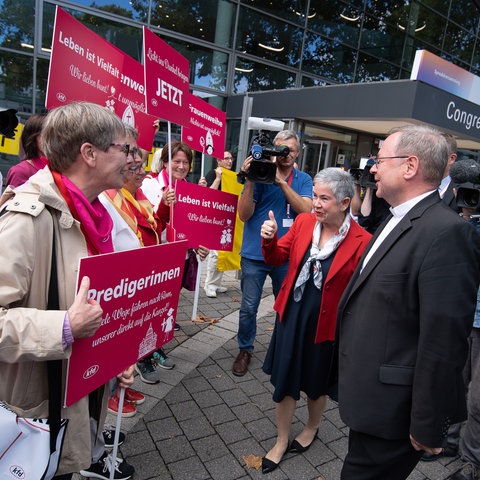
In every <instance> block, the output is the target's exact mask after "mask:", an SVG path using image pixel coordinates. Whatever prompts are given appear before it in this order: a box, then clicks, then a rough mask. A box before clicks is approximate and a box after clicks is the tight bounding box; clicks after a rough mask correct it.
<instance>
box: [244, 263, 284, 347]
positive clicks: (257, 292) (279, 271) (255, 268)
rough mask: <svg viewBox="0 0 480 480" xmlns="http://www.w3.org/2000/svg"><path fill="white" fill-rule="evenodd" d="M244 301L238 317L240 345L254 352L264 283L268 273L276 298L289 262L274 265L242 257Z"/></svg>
mask: <svg viewBox="0 0 480 480" xmlns="http://www.w3.org/2000/svg"><path fill="white" fill-rule="evenodd" d="M240 266H241V269H242V279H241V281H240V288H241V290H242V303H241V305H240V314H239V319H238V333H237V340H238V347H239V348H240V350H246V351H247V352H250V353H251V352H253V344H254V342H255V336H256V334H257V312H258V305H259V304H260V300H261V298H262V291H263V285H264V283H265V280H266V279H267V275H268V276H269V277H270V278H271V279H272V287H273V294H274V295H275V298H276V297H277V295H278V292H279V291H280V287H281V285H282V282H283V279H284V278H285V275H286V274H287V270H288V262H287V263H285V264H284V265H282V266H280V267H272V266H270V265H267V264H266V263H265V262H263V261H262V260H250V259H249V258H244V257H242V258H241V261H240Z"/></svg>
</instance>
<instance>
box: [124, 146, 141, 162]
mask: <svg viewBox="0 0 480 480" xmlns="http://www.w3.org/2000/svg"><path fill="white" fill-rule="evenodd" d="M128 155H131V156H132V158H133V159H134V160H135V158H136V157H141V156H142V149H141V148H138V147H133V148H130V151H129V153H128V154H127V156H128Z"/></svg>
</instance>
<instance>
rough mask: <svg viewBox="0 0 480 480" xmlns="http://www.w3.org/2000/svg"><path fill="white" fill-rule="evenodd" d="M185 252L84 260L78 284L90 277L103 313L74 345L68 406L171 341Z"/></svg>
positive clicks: (154, 250) (176, 246)
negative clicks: (89, 333) (95, 326)
mask: <svg viewBox="0 0 480 480" xmlns="http://www.w3.org/2000/svg"><path fill="white" fill-rule="evenodd" d="M186 250H187V242H176V243H169V244H164V245H157V246H154V247H144V248H139V249H136V250H128V251H124V252H117V253H111V254H107V255H97V256H93V257H87V258H83V259H81V261H80V268H79V274H78V282H80V280H81V279H82V278H83V277H84V276H88V277H90V282H91V283H90V290H89V292H88V295H89V297H90V298H94V299H95V300H97V301H98V302H99V303H100V305H101V306H102V309H103V315H102V325H101V326H100V328H99V329H98V330H97V332H96V333H95V335H94V336H93V337H90V338H80V339H76V340H75V342H74V343H73V345H72V355H71V357H70V359H69V362H68V376H67V391H66V399H65V403H66V405H67V406H68V405H71V404H72V403H75V402H76V401H77V400H79V399H80V398H82V397H84V396H85V395H88V394H89V393H90V392H93V391H94V390H95V389H96V388H98V387H100V386H101V385H103V384H104V383H106V382H108V381H109V380H110V379H111V378H114V377H115V376H116V375H117V374H119V373H120V372H122V371H123V370H124V369H125V368H127V367H129V366H130V365H133V364H134V363H136V362H137V361H138V360H139V359H141V358H143V357H145V356H146V355H147V354H149V353H150V352H152V351H153V350H155V349H157V348H159V347H160V346H162V345H163V344H165V343H167V342H169V341H170V340H171V339H172V337H173V334H174V329H173V328H174V325H175V317H176V313H177V307H178V299H179V296H180V289H181V287H182V285H181V284H182V276H183V269H184V266H185V257H186ZM112 359H115V361H112Z"/></svg>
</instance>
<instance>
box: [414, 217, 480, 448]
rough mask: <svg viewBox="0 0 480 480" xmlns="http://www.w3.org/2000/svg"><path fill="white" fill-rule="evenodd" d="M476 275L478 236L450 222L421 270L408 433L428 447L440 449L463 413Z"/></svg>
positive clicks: (479, 257)
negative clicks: (415, 353) (465, 374)
mask: <svg viewBox="0 0 480 480" xmlns="http://www.w3.org/2000/svg"><path fill="white" fill-rule="evenodd" d="M479 272H480V237H479V236H478V234H477V233H476V232H475V230H474V229H473V228H471V225H468V224H467V222H465V223H464V224H459V223H455V225H454V226H453V227H449V228H448V229H446V230H445V231H443V232H442V233H441V234H440V235H438V236H437V238H436V239H435V240H434V242H432V245H431V247H430V249H429V251H428V252H427V255H425V259H424V261H423V264H422V266H421V269H420V273H419V279H418V288H419V291H418V295H419V299H420V312H419V314H420V316H419V318H420V322H419V329H420V330H419V332H418V334H419V341H418V352H417V361H416V365H415V375H414V380H413V393H412V410H411V426H410V432H411V434H412V435H413V437H414V438H415V439H416V440H417V441H419V442H420V443H422V444H423V445H426V446H429V447H440V446H441V445H442V440H443V438H445V437H446V436H447V431H448V427H449V426H450V425H451V424H453V423H457V422H459V421H462V420H463V419H464V417H465V414H466V412H465V408H464V405H465V387H464V385H463V381H462V370H463V367H464V364H465V360H466V356H467V352H468V346H467V338H468V336H469V333H470V331H471V328H472V324H473V318H474V312H475V306H476V298H477V290H478V284H479ZM459 412H460V413H459ZM459 417H463V418H459Z"/></svg>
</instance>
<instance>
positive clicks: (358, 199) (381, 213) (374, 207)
mask: <svg viewBox="0 0 480 480" xmlns="http://www.w3.org/2000/svg"><path fill="white" fill-rule="evenodd" d="M373 161H374V157H371V158H369V159H368V161H367V163H366V165H365V168H364V169H363V171H360V172H357V173H356V175H357V177H358V178H355V176H354V178H355V196H354V199H353V200H352V214H353V215H356V216H357V220H358V223H359V225H360V226H361V227H363V228H364V229H365V230H366V231H367V232H369V233H371V234H372V235H373V233H375V230H376V229H377V228H378V227H379V225H380V224H381V223H382V222H383V221H384V220H385V218H386V217H387V216H388V214H389V213H390V210H389V205H388V203H387V202H386V201H385V200H384V199H383V198H378V197H377V196H376V194H375V190H376V189H377V186H376V184H375V179H374V177H373V175H372V174H371V173H370V168H371V167H372V165H373ZM350 173H351V174H352V175H353V173H352V172H350ZM361 191H363V195H361Z"/></svg>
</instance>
